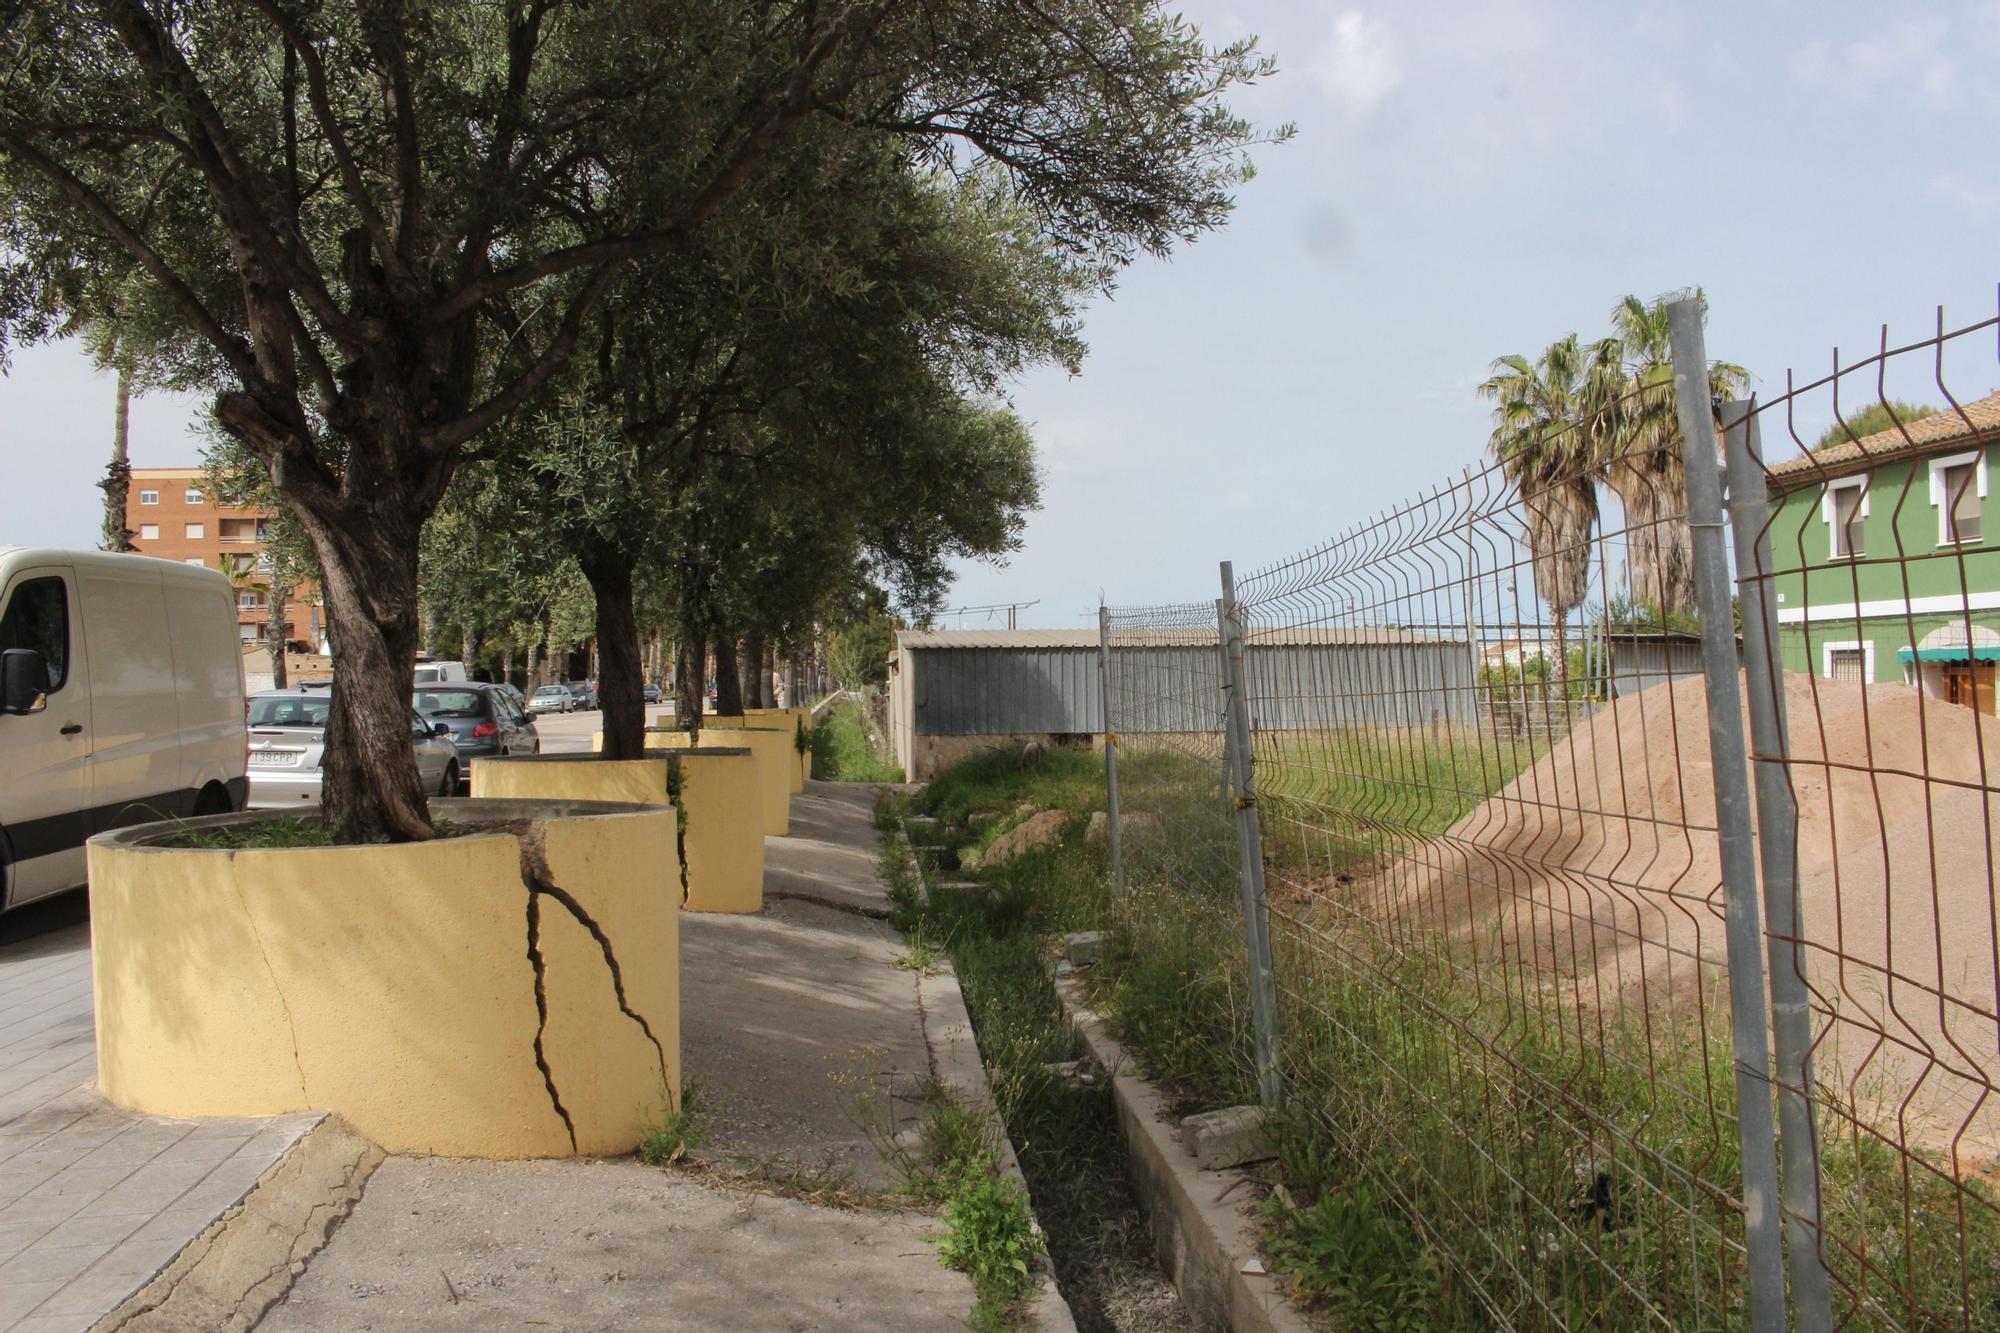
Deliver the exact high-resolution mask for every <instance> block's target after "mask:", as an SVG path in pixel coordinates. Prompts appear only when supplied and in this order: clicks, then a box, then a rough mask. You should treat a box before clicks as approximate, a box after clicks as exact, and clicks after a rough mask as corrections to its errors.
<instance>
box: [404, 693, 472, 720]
mask: <svg viewBox="0 0 2000 1333" xmlns="http://www.w3.org/2000/svg"><path fill="white" fill-rule="evenodd" d="M411 702H412V703H414V704H416V706H417V711H418V712H420V713H425V714H428V715H429V716H431V717H485V716H486V698H485V696H484V695H482V694H481V693H480V692H479V691H478V690H418V691H417V692H416V694H415V695H414V696H413V697H412V699H411Z"/></svg>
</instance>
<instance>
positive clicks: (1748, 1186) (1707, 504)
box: [1667, 299, 1786, 1333]
mask: <svg viewBox="0 0 2000 1333" xmlns="http://www.w3.org/2000/svg"><path fill="white" fill-rule="evenodd" d="M1667 315H1668V321H1669V327H1670V332H1671V338H1672V344H1673V362H1674V400H1675V411H1676V413H1677V415H1678V417H1679V420H1680V428H1681V454H1682V461H1683V463H1684V464H1685V466H1686V469H1687V521H1688V527H1689V528H1690V529H1691V536H1692V543H1693V548H1694V550H1693V554H1694V582H1695V605H1696V609H1697V610H1698V611H1699V612H1700V614H1701V665H1702V675H1703V677H1704V683H1705V685H1706V687H1707V688H1706V694H1707V700H1708V746H1709V759H1710V761H1711V764H1712V766H1713V769H1714V775H1715V825H1716V843H1717V848H1718V850H1719V852H1720V854H1721V861H1722V889H1723V903H1724V916H1723V920H1724V942H1725V944H1726V946H1727V949H1728V958H1729V1031H1730V1038H1731V1042H1732V1044H1733V1046H1734V1051H1735V1057H1736V1061H1735V1064H1736V1132H1737V1137H1738V1140H1739V1142H1740V1145H1741V1147H1742V1150H1743V1245H1744V1258H1745V1262H1746V1267H1747V1270H1748V1278H1749V1288H1750V1326H1751V1327H1752V1328H1753V1329H1756V1330H1758V1333H1784V1329H1785V1326H1786V1319H1785V1254H1784V1240H1783V1237H1782V1234H1781V1232H1780V1209H1779V1203H1778V1156H1777V1135H1776V1131H1775V1128H1774V1126H1773V1124H1772V1116H1771V1051H1770V1039H1769V1032H1768V1027H1767V1024H1768V1022H1769V1017H1768V1014H1767V1013H1766V1009H1765V1000H1764V951H1763V950H1762V949H1761V948H1760V947H1759V945H1760V944H1761V943H1762V941H1761V939H1760V936H1761V935H1762V933H1763V925H1762V921H1761V917H1762V913H1761V912H1760V911H1759V910H1758V903H1757V898H1758V893H1757V848H1756V843H1755V837H1754V834H1753V832H1752V828H1751V812H1750V774H1749V771H1748V770H1749V754H1748V750H1747V747H1746V746H1745V743H1744V736H1743V713H1742V702H1741V696H1740V694H1739V692H1738V689H1737V684H1736V672H1737V661H1736V633H1735V617H1734V615H1733V613H1732V608H1731V606H1730V600H1729V584H1730V577H1729V556H1728V553H1727V552H1726V551H1725V550H1724V549H1723V536H1722V474H1721V469H1720V468H1719V467H1718V466H1717V464H1716V454H1717V452H1718V449H1717V445H1716V439H1715V420H1714V417H1713V415H1712V411H1711V408H1710V406H1709V386H1708V352H1707V349H1706V347H1705V346H1704V345H1703V340H1702V331H1701V319H1702V309H1701V303H1700V302H1699V301H1697V300H1692V299H1690V300H1681V301H1676V302H1674V303H1673V304H1672V305H1670V306H1669V307H1668V308H1667Z"/></svg>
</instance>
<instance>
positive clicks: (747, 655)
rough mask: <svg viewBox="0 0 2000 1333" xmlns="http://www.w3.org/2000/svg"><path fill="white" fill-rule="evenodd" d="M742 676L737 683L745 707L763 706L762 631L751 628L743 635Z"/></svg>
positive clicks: (740, 659)
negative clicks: (741, 690)
mask: <svg viewBox="0 0 2000 1333" xmlns="http://www.w3.org/2000/svg"><path fill="white" fill-rule="evenodd" d="M738 660H739V661H740V662H741V663H742V667H741V670H742V673H743V674H742V677H741V679H740V680H739V682H738V683H739V684H740V685H741V687H742V689H743V706H744V707H745V708H762V707H763V706H764V631H763V630H761V629H753V630H751V631H750V632H749V633H748V634H745V635H744V636H743V655H742V657H741V658H739V659H738Z"/></svg>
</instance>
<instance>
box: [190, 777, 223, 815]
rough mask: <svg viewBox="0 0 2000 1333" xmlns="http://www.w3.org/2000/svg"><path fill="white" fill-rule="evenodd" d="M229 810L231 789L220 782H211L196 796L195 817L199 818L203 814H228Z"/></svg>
mask: <svg viewBox="0 0 2000 1333" xmlns="http://www.w3.org/2000/svg"><path fill="white" fill-rule="evenodd" d="M229 811H230V806H229V789H228V788H227V787H224V786H223V785H222V784H221V783H219V782H211V783H209V784H208V785H207V786H206V787H203V788H202V789H201V792H200V794H198V795H197V796H196V797H195V798H194V817H195V818H197V819H199V818H200V817H201V816H203V815H226V814H228V813H229Z"/></svg>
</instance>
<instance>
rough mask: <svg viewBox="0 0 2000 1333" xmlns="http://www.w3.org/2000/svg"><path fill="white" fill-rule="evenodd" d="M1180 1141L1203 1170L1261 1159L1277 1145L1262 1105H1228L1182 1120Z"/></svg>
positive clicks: (1271, 1153) (1238, 1164)
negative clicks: (1273, 1139)
mask: <svg viewBox="0 0 2000 1333" xmlns="http://www.w3.org/2000/svg"><path fill="white" fill-rule="evenodd" d="M1181 1142H1182V1143H1184V1144H1185V1145H1187V1150H1188V1151H1189V1152H1191V1153H1193V1154H1194V1160H1195V1163H1196V1165H1198V1166H1200V1167H1201V1169H1202V1170H1204V1171H1220V1170H1222V1169H1223V1168H1225V1167H1231V1166H1241V1165H1243V1164H1244V1163H1245V1162H1261V1161H1263V1160H1264V1159H1265V1158H1267V1157H1270V1156H1272V1155H1273V1154H1274V1153H1275V1152H1276V1148H1275V1147H1274V1146H1273V1144H1272V1142H1271V1134H1270V1129H1269V1126H1268V1125H1267V1124H1266V1122H1265V1116H1264V1108H1263V1107H1261V1106H1229V1107H1224V1108H1223V1109H1222V1110H1220V1111H1204V1112H1202V1113H1201V1114H1200V1115H1191V1116H1189V1117H1187V1119H1185V1120H1183V1121H1181Z"/></svg>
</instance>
